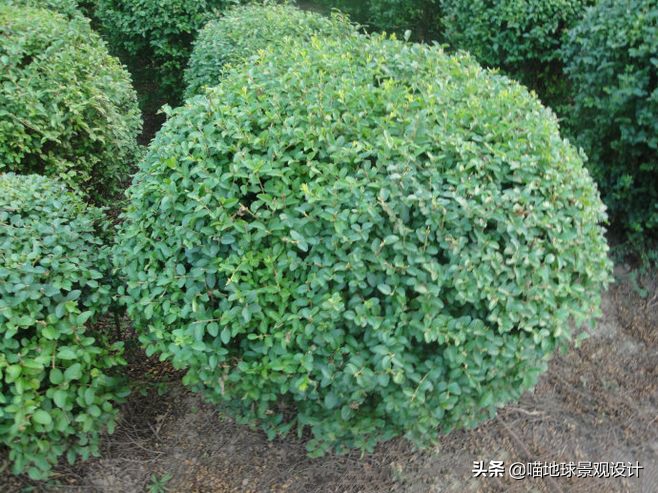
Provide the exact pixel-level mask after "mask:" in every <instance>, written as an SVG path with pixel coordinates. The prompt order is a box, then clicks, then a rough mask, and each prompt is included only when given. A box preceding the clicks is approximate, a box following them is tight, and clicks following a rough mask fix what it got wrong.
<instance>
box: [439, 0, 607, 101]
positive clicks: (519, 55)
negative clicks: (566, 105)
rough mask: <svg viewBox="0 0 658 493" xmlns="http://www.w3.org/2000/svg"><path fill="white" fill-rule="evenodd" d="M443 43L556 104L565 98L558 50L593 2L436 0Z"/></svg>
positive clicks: (568, 0)
mask: <svg viewBox="0 0 658 493" xmlns="http://www.w3.org/2000/svg"><path fill="white" fill-rule="evenodd" d="M441 2H442V4H441V8H442V16H443V19H442V25H443V34H444V36H445V40H446V41H447V42H448V43H449V44H450V45H452V47H453V48H456V49H463V50H467V51H469V52H470V53H471V54H472V55H473V56H475V58H477V60H478V61H479V62H480V63H482V64H483V65H485V66H487V67H500V68H501V69H502V70H503V71H504V72H506V73H507V74H509V75H511V76H512V77H514V78H516V79H518V80H520V81H521V82H523V83H524V84H526V85H527V86H529V87H531V88H532V89H534V90H536V91H537V93H538V94H539V95H540V97H541V98H542V100H543V101H544V102H546V103H549V104H551V105H560V104H562V103H563V102H564V100H565V99H566V98H567V97H568V87H567V86H566V85H565V83H564V74H563V71H562V69H563V67H562V63H561V58H560V47H561V46H562V43H563V41H564V38H565V35H566V33H567V31H568V30H569V28H570V27H572V26H573V25H574V24H575V23H576V22H577V21H578V19H580V18H581V17H582V15H583V13H584V11H585V9H586V6H587V5H591V4H592V3H593V2H594V0H500V1H495V2H492V1H491V0H441Z"/></svg>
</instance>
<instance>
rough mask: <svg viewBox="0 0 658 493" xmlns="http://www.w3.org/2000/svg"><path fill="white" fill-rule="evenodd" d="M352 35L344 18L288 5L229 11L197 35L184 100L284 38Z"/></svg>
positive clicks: (213, 84) (244, 7)
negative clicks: (233, 66) (231, 67)
mask: <svg viewBox="0 0 658 493" xmlns="http://www.w3.org/2000/svg"><path fill="white" fill-rule="evenodd" d="M354 31H355V26H353V25H352V24H350V23H349V22H348V21H347V20H346V19H345V18H344V17H341V16H338V15H334V16H333V17H332V18H328V17H325V16H322V15H320V14H316V13H313V12H306V11H303V10H299V9H298V8H296V7H293V6H290V5H276V4H274V5H247V6H241V7H236V8H233V9H231V10H230V11H228V12H227V13H226V15H224V16H223V17H221V18H219V19H216V20H213V21H211V22H209V23H208V24H207V25H206V26H205V27H204V28H203V29H202V30H201V32H200V33H199V36H198V39H197V41H196V43H195V45H194V50H193V51H192V55H191V57H190V63H189V67H188V69H187V70H186V72H185V82H186V84H187V91H186V96H187V97H189V96H192V95H194V94H198V93H200V92H201V91H202V89H203V87H204V86H210V87H212V86H215V85H217V84H218V83H219V81H220V79H221V77H222V74H223V72H224V71H225V70H226V69H227V68H228V67H230V66H232V65H235V64H239V63H242V62H244V61H245V60H246V59H248V58H249V57H250V56H253V55H255V54H256V53H257V52H258V51H259V50H263V49H266V48H268V47H269V46H271V45H274V44H276V43H279V42H280V41H281V40H282V39H284V37H285V36H296V37H299V38H303V39H307V40H308V39H310V38H311V36H313V35H319V36H329V37H337V38H340V37H342V36H344V35H347V34H349V33H351V32H354Z"/></svg>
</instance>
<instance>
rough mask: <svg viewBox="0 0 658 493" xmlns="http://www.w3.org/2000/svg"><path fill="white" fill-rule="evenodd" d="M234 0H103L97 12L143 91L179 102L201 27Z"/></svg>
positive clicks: (103, 27) (170, 101) (108, 37)
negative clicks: (217, 10)
mask: <svg viewBox="0 0 658 493" xmlns="http://www.w3.org/2000/svg"><path fill="white" fill-rule="evenodd" d="M232 3H236V2H232V1H230V0H159V1H157V2H156V1H152V0H98V5H97V8H96V16H97V17H98V19H99V22H100V24H101V26H102V30H103V33H104V34H105V36H106V37H107V39H108V40H109V43H110V46H111V47H112V48H113V49H114V50H115V51H116V52H117V53H118V54H119V55H120V56H121V57H122V59H123V60H124V61H125V62H126V63H127V65H128V66H129V67H130V69H131V71H132V72H133V74H135V75H136V77H137V80H138V83H139V84H140V86H143V92H144V93H146V94H150V96H149V97H151V98H155V99H158V100H159V101H160V102H168V103H170V104H172V105H176V104H178V103H179V102H180V100H181V97H182V94H183V89H184V87H185V86H184V84H183V70H184V69H185V67H186V65H187V60H188V58H189V56H190V53H191V51H192V41H193V40H194V38H195V36H196V33H197V31H198V30H199V29H201V28H202V27H203V25H204V24H205V23H206V22H207V21H208V19H209V18H210V17H211V16H213V15H216V13H214V11H215V10H216V9H221V8H223V7H224V6H225V5H227V4H232ZM154 91H155V94H153V92H154Z"/></svg>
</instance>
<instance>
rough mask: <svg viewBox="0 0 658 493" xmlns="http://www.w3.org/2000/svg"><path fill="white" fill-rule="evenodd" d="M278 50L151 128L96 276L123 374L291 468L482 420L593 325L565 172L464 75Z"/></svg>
mask: <svg viewBox="0 0 658 493" xmlns="http://www.w3.org/2000/svg"><path fill="white" fill-rule="evenodd" d="M281 46H283V48H281V51H280V52H271V51H267V52H263V53H261V55H260V56H259V57H258V58H255V59H252V63H251V64H250V66H249V67H248V68H247V67H245V68H244V69H242V70H235V71H231V72H230V73H229V74H228V75H227V76H226V77H225V78H224V79H223V81H222V83H221V84H219V85H218V86H217V87H215V88H212V89H209V90H208V91H207V92H206V94H205V95H203V96H197V97H194V98H191V99H190V100H188V101H187V102H186V104H185V105H184V106H183V107H180V108H178V109H176V110H174V111H173V112H172V113H171V115H170V116H169V118H168V121H167V123H166V124H165V126H164V127H163V129H162V130H161V131H160V132H159V134H158V136H157V137H156V139H155V140H154V142H153V144H152V145H151V147H150V149H149V151H148V154H147V156H146V157H145V159H144V160H143V161H142V163H141V165H140V171H139V172H138V174H137V175H136V178H135V180H134V182H133V185H132V187H131V188H130V190H129V192H128V193H129V199H130V205H129V206H128V209H127V211H126V213H125V216H124V220H125V221H124V223H123V226H122V231H121V233H120V234H119V239H118V246H117V249H116V251H115V261H116V266H117V267H118V268H119V269H120V271H122V272H123V273H124V274H125V276H126V287H125V291H123V299H124V301H125V302H126V304H127V306H128V313H129V315H130V316H131V317H132V319H133V321H134V324H135V327H136V330H137V331H138V332H139V333H140V338H141V341H142V342H143V344H144V345H145V346H146V349H147V354H154V353H159V354H160V357H161V358H162V359H170V360H171V361H172V362H173V365H174V366H175V367H177V368H181V369H186V370H187V373H186V375H185V377H184V382H185V383H186V384H188V385H191V386H192V388H194V389H196V390H202V391H203V392H204V393H205V395H206V396H207V397H208V398H209V399H210V400H211V401H214V402H220V403H224V404H225V406H226V409H227V410H228V411H229V412H231V413H232V414H233V415H235V416H237V417H238V418H239V419H240V420H242V421H243V422H249V423H252V424H254V425H258V426H260V427H262V428H263V429H264V430H266V431H267V432H268V434H269V435H270V436H274V435H275V434H277V433H281V434H283V433H286V432H287V431H288V430H290V429H291V428H292V427H296V428H297V429H298V431H301V430H303V429H304V428H308V429H309V430H310V432H311V433H312V436H313V437H312V439H311V440H310V441H309V442H308V448H309V451H311V452H312V453H313V454H321V453H323V452H324V451H326V450H327V449H328V448H330V447H335V448H336V449H338V450H344V449H345V448H349V447H358V448H364V449H370V448H371V447H372V446H374V444H375V443H377V442H378V441H380V440H385V439H388V438H391V437H393V436H396V435H402V434H405V435H406V436H407V437H408V438H410V439H411V440H413V441H414V442H416V443H418V444H423V443H424V442H427V441H428V440H431V439H432V438H433V437H434V436H435V434H436V429H437V427H439V428H441V429H443V430H450V429H453V428H455V427H462V426H471V425H474V424H476V423H478V422H480V421H481V420H483V419H485V418H487V417H488V416H491V415H492V413H493V412H494V410H495V409H496V408H497V407H498V406H500V405H502V404H503V403H506V402H508V401H510V400H511V399H515V398H517V397H519V396H520V395H521V393H522V392H523V391H524V390H526V389H529V388H531V387H532V386H533V385H534V384H535V382H536V380H537V377H538V375H539V374H540V373H541V372H542V371H543V370H544V369H545V368H546V362H547V360H548V359H549V357H550V355H551V353H552V352H553V350H554V349H555V348H556V347H558V346H561V345H563V344H565V343H566V341H568V340H569V339H570V329H569V327H570V321H572V320H573V321H575V323H576V324H580V323H581V322H583V321H584V320H586V319H590V318H591V317H592V316H594V315H596V314H597V313H598V304H599V301H600V290H601V288H602V286H603V285H604V284H605V283H606V282H607V280H608V278H609V271H610V264H609V261H608V260H607V250H608V248H607V245H606V242H605V239H604V234H603V233H604V231H603V228H602V227H601V226H600V223H601V222H602V221H604V220H605V217H606V216H605V212H604V206H603V204H602V203H601V200H600V198H599V196H598V192H597V190H596V187H595V185H594V183H593V182H592V179H591V178H590V176H589V174H588V173H587V171H586V169H585V168H584V167H583V163H582V159H581V156H580V155H579V154H578V152H577V151H576V149H574V148H573V147H572V146H570V145H569V144H568V142H566V141H565V140H563V139H561V138H560V135H559V134H558V125H557V122H556V119H555V117H554V115H553V113H551V112H550V111H548V110H546V109H544V108H543V107H542V106H541V104H540V103H539V102H538V101H537V99H536V98H534V97H533V96H531V95H530V94H529V93H528V91H527V90H526V89H525V88H524V87H523V86H521V85H519V84H516V83H514V82H512V81H510V80H509V79H507V78H505V77H502V76H498V75H494V74H491V73H489V72H487V71H484V70H482V69H481V68H480V67H479V66H478V65H477V64H476V63H475V62H474V61H473V60H472V59H471V58H469V57H468V56H465V55H459V56H454V57H451V56H447V55H446V54H444V53H443V52H442V51H441V49H440V48H439V47H437V46H427V45H421V44H407V43H402V42H398V41H394V40H388V39H386V38H384V37H379V36H376V37H374V38H372V39H369V38H367V37H363V36H358V35H353V36H346V37H344V38H342V39H340V40H339V39H328V38H313V39H312V40H311V41H310V42H303V43H300V44H297V45H295V43H294V40H293V39H292V38H289V39H287V40H283V42H282V43H281Z"/></svg>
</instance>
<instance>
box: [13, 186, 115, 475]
mask: <svg viewBox="0 0 658 493" xmlns="http://www.w3.org/2000/svg"><path fill="white" fill-rule="evenodd" d="M105 228H106V226H105V223H104V218H103V214H102V213H101V211H100V210H98V209H94V208H88V207H86V206H85V204H84V203H83V202H82V201H81V199H80V198H79V197H78V196H76V195H74V194H73V193H72V192H68V191H67V190H66V188H65V187H64V186H63V185H61V184H59V183H57V182H55V181H53V180H51V179H49V178H46V177H42V176H37V175H15V174H13V173H5V174H0V327H2V338H1V339H0V446H1V447H6V448H8V450H9V459H10V461H11V463H12V471H13V472H14V473H15V474H19V473H23V472H27V473H28V474H29V475H30V477H31V478H33V479H43V478H45V477H47V476H48V474H49V471H50V468H51V467H52V466H53V465H54V464H55V463H56V462H57V460H58V459H59V458H60V456H63V455H65V456H66V457H67V458H68V460H69V461H70V462H73V461H75V459H76V458H77V457H82V458H83V459H87V458H88V457H89V456H91V455H98V446H99V437H100V434H101V433H102V432H103V431H104V430H109V431H110V432H111V431H112V430H113V428H114V424H115V418H116V415H117V408H116V404H117V403H120V402H121V401H122V399H123V397H125V395H126V389H125V387H124V385H123V384H122V381H121V380H120V379H119V378H117V377H116V376H114V375H113V369H115V367H117V366H120V365H123V364H125V361H124V360H123V358H122V353H123V347H122V345H121V343H111V342H110V341H109V340H108V337H107V335H106V334H105V333H103V332H102V331H99V330H94V328H93V322H94V321H96V320H97V319H98V317H99V316H100V315H101V314H102V313H104V312H105V311H106V310H107V308H108V305H109V303H110V298H111V296H110V283H109V277H108V276H109V272H110V263H109V258H108V247H107V246H106V245H105V244H104V242H103V241H102V240H101V237H102V231H103V230H104V229H105Z"/></svg>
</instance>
